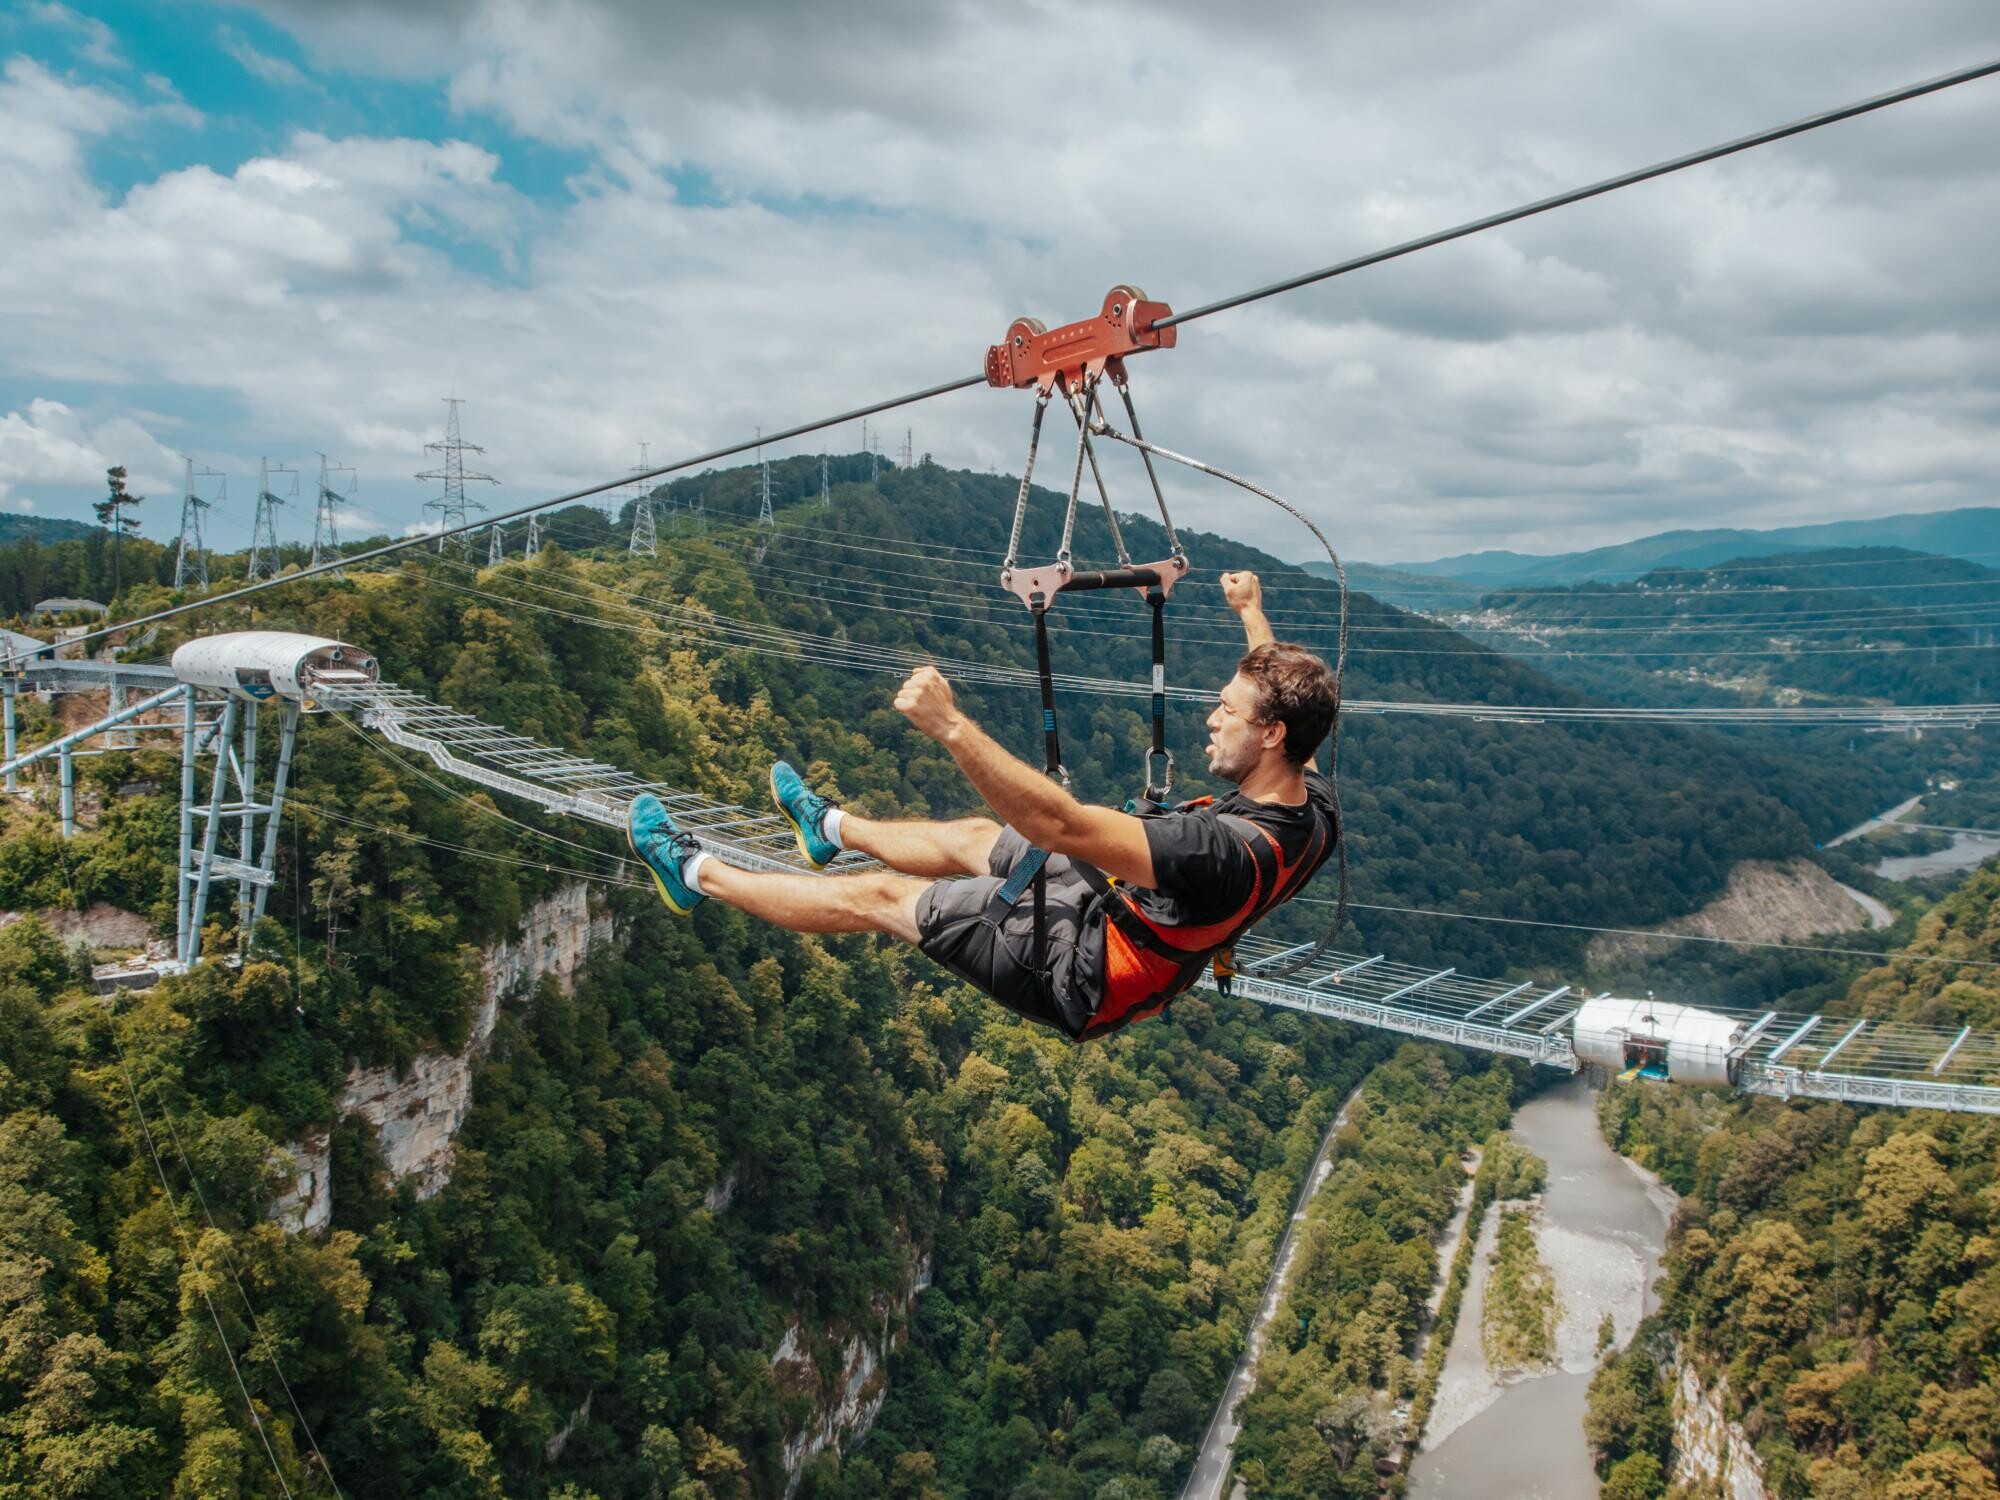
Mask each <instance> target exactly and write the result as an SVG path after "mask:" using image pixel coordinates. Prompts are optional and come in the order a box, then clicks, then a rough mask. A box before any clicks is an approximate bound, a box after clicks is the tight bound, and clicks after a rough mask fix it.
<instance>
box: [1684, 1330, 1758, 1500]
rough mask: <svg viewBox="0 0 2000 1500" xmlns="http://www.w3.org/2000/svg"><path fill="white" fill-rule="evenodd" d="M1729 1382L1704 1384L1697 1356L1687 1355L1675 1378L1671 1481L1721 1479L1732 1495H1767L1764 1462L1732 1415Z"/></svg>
mask: <svg viewBox="0 0 2000 1500" xmlns="http://www.w3.org/2000/svg"><path fill="white" fill-rule="evenodd" d="M1728 1394H1729V1382H1728V1381H1727V1380H1726V1379H1719V1380H1717V1381H1716V1383H1715V1387H1714V1389H1712V1390H1711V1389H1708V1388H1707V1387H1705V1386H1703V1384H1702V1380H1701V1373H1700V1372H1699V1371H1698V1370H1696V1369H1695V1367H1694V1362H1693V1361H1692V1360H1689V1359H1683V1360H1682V1361H1681V1362H1680V1371H1679V1374H1678V1377H1677V1378H1676V1380H1675V1382H1674V1463H1673V1469H1672V1470H1671V1472H1669V1474H1668V1475H1667V1481H1668V1483H1670V1484H1695V1483H1700V1482H1707V1483H1711V1484H1720V1485H1721V1487H1722V1492H1723V1493H1724V1494H1725V1495H1727V1496H1729V1500H1766V1494H1765V1490H1764V1466H1763V1464H1762V1463H1761V1462H1759V1461H1758V1458H1757V1455H1756V1453H1755V1451H1754V1450H1752V1448H1751V1446H1750V1439H1749V1438H1748V1437H1746V1436H1745V1435H1744V1432H1743V1429H1742V1428H1741V1427H1739V1426H1737V1425H1736V1424H1735V1423H1734V1422H1732V1421H1730V1420H1729V1416H1728V1412H1727V1410H1726V1409H1725V1406H1724V1400H1725V1398H1726V1397H1727V1396H1728Z"/></svg>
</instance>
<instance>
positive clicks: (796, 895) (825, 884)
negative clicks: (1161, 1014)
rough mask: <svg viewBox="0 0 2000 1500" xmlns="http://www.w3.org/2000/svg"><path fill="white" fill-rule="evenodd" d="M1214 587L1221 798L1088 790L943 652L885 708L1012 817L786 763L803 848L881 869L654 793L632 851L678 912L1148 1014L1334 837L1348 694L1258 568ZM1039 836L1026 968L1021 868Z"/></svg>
mask: <svg viewBox="0 0 2000 1500" xmlns="http://www.w3.org/2000/svg"><path fill="white" fill-rule="evenodd" d="M1222 589H1223V596H1224V597H1225V598H1226V599H1227V600H1228V601H1229V605H1230V607H1231V608H1232V609H1234V610H1235V611H1236V613H1237V615H1238V616H1239V617H1240V618H1241V619H1242V621H1243V631H1244V635H1245V637H1246V638H1247V640H1248V642H1249V646H1250V650H1249V653H1248V654H1247V655H1245V656H1244V658H1243V660H1242V662H1241V663H1240V664H1239V665H1238V667H1237V671H1236V675H1235V676H1234V677H1232V678H1230V680H1229V681H1228V682H1227V683H1226V684H1224V685H1223V688H1222V692H1221V695H1220V697H1219V699H1218V701H1217V703H1216V705H1215V708H1214V710H1213V711H1212V712H1211V713H1210V714H1209V716H1208V732H1209V740H1208V767H1209V770H1210V771H1211V772H1212V773H1213V774H1214V775H1216V776H1218V777H1220V778H1221V779H1222V780H1224V781H1229V782H1233V783H1235V785H1236V791H1235V792H1234V793H1233V794H1231V795H1230V796H1228V797H1226V798H1224V799H1222V800H1221V801H1214V802H1212V801H1211V800H1210V799H1208V798H1201V799H1200V800H1199V801H1197V802H1192V803H1185V804H1183V805H1181V806H1180V807H1176V808H1159V807H1154V806H1152V805H1151V804H1144V805H1142V806H1141V807H1140V808H1139V810H1138V811H1136V812H1119V811H1114V810H1113V809H1111V808H1108V807H1093V806H1090V805H1088V804H1086V803H1082V802H1079V801H1077V799H1076V798H1074V797H1072V796H1071V795H1070V794H1069V793H1068V792H1067V791H1065V790H1064V789H1063V788H1061V787H1060V786H1058V785H1056V783H1055V782H1053V781H1051V780H1050V779H1049V778H1048V777H1046V776H1045V775H1043V774H1042V772H1040V771H1039V770H1036V769H1035V768H1033V767H1031V766H1029V765H1027V764H1026V763H1025V762H1023V761H1021V760H1019V759H1017V758H1016V757H1015V756H1013V755H1012V754H1010V753H1009V752H1008V751H1007V750H1005V749H1004V748H1002V747H1001V746H1000V745H999V744H997V743H996V742H995V741H994V740H993V739H992V738H991V737H990V736H988V735H987V734H986V733H985V731H983V730H982V729H980V728H979V726H978V725H976V724H974V723H973V722H972V720H971V719H969V718H968V717H966V715H965V714H964V713H963V712H962V711H961V710H960V709H959V707H958V705H957V703H956V702H954V701H953V698H952V692H951V686H950V684H949V683H947V682H946V681H945V679H944V678H943V677H942V676H941V675H940V674H939V673H938V672H937V670H936V669H935V668H932V667H920V668H918V669H917V670H916V671H915V672H913V673H911V674H910V676H909V679H908V680H907V681H906V682H904V684H903V686H902V688H901V690H900V691H899V692H898V693H897V694H896V707H897V708H898V709H899V710H900V711H901V712H902V713H903V714H905V715H906V716H907V717H908V718H909V720H910V722H911V723H912V724H914V725H915V726H916V727H917V728H918V729H920V730H922V731H923V732H924V733H925V734H927V735H929V736H930V737H931V738H932V739H934V740H936V741H937V742H938V743H939V744H940V745H942V746H944V748H945V749H946V750H948V751H950V752H951V756H952V759H953V760H955V761H957V762H958V766H959V769H960V770H961V771H963V772H964V773H965V776H966V779H967V780H968V781H970V782H971V783H972V785H973V787H974V788H975V789H976V790H977V791H978V792H979V794H980V795H981V796H982V797H984V798H985V799H986V803H987V806H989V807H990V808H992V809H993V811H994V812H996V813H998V814H999V815H1000V817H1001V819H1002V820H1004V823H1005V826H1004V827H1003V826H1002V824H1001V823H998V822H994V821H993V820H991V819H988V818H961V819H958V820H957V821H954V822H942V823H939V822H878V821H876V820H874V819H871V818H864V817H863V816H861V814H859V813H857V812H853V811H850V810H846V809H842V808H839V807H836V806H834V805H833V804H832V803H831V802H830V801H829V800H827V799H826V798H823V797H820V796H818V795H817V794H815V793H814V792H812V791H811V790H809V789H808V788H807V787H806V785H805V783H804V782H802V781H801V780H800V779H799V777H798V775H797V773H796V772H794V771H793V770H792V768H791V767H790V766H788V765H786V764H785V763H784V762H783V761H780V762H779V763H778V764H777V765H775V766H773V767H772V768H771V794H772V796H773V798H774V799H775V800H776V801H777V804H778V808H779V811H780V812H782V813H783V814H784V816H785V818H786V820H787V821H788V822H790V823H791V825H792V827H793V829H794V831H795V832H796V833H797V834H798V838H799V847H800V849H801V850H802V851H803V852H804V854H805V856H806V858H807V859H808V860H810V861H811V862H812V863H813V864H814V865H825V864H828V863H829V862H831V861H832V859H833V858H834V856H835V855H837V854H838V853H839V852H840V851H841V850H842V849H854V850H859V851H860V852H862V853H864V854H870V855H873V856H874V857H875V858H876V859H878V860H880V861H881V862H882V863H883V864H884V865H886V866H888V867H889V868H888V870H887V871H881V872H875V871H871V872H867V873H863V874H856V875H847V876H842V877H839V878H835V879H827V878H824V877H820V876H815V875H790V874H773V873H765V872H759V871H751V870H740V869H737V868H736V867H735V866H733V865H728V864H725V863H723V862H722V861H721V860H719V859H716V858H713V857H711V856H710V855H708V854H706V853H704V852H703V851H702V849H701V846H700V844H699V843H698V841H697V840H696V839H695V838H694V837H693V836H692V835H691V834H688V833H685V832H682V831H680V830H678V829H677V828H675V826H674V823H673V819H672V817H671V816H670V815H669V814H668V812H667V811H666V809H665V808H664V807H663V806H662V805H661V804H660V802H659V800H658V799H657V798H655V797H650V796H642V797H640V798H639V799H638V800H636V801H635V802H634V803H633V804H632V813H631V822H630V829H629V831H630V835H631V840H632V848H633V850H634V851H635V852H636V853H637V854H638V855H639V856H640V858H642V859H643V860H644V861H645V862H646V865H647V867H648V868H649V869H651V870H652V872H653V879H654V881H655V883H657V884H658V886H659V888H660V894H661V895H662V896H663V897H665V898H666V902H667V904H668V905H669V906H671V907H672V908H673V909H674V910H675V911H677V912H680V913H682V914H686V913H687V912H689V911H692V910H693V909H694V907H695V905H696V904H697V903H698V902H700V901H701V900H702V899H703V898H704V897H707V896H713V897H715V898H716V899H717V900H720V901H724V902H727V903H728V904H729V905H731V906H734V907H737V908H739V909H741V910H742V911H745V912H748V913H749V914H750V915H751V916H754V917H760V918H762V919H763V920H765V921H767V922H773V923H776V924H777V925H778V926H781V927H788V928H790V929H791V930H792V931H794V932H886V933H889V934H891V935H893V936H895V937H898V938H901V939H902V940H903V941H904V942H907V943H912V944H915V945H916V946H917V947H918V948H920V949H921V950H922V951H923V952H924V953H925V954H927V955H928V956H929V957H930V958H932V959H933V960H935V961H936V962H937V963H939V964H942V965H943V966H944V967H945V968H947V969H949V970H951V971H952V972H953V973H954V974H957V975H959V976H960V977H961V978H963V979H965V980H967V981H969V982H970V983H972V984H974V985H977V986H978V987H979V988H980V989H982V990H984V991H985V992H986V993H987V994H989V995H991V996H993V998H994V999H996V1000H998V1001H999V1002H1000V1003H1001V1004H1002V1005H1005V1006H1007V1007H1008V1008H1009V1009H1011V1010H1014V1011H1017V1012H1019V1013H1020V1014H1021V1015H1024V1016H1026V1017H1028V1018H1029V1019H1030V1020H1033V1021H1040V1022H1042V1023H1043V1024H1045V1025H1049V1026H1054V1027H1056V1028H1057V1029H1058V1030H1060V1031H1061V1032H1063V1034H1064V1035H1066V1036H1068V1037H1070V1038H1072V1039H1073V1040H1083V1039H1085V1038H1088V1037H1094V1036H1100V1035H1102V1034H1104V1033H1105V1032H1108V1031H1112V1030H1115V1029H1116V1028H1118V1027H1119V1026H1122V1025H1125V1024H1126V1023H1127V1022H1130V1021H1133V1020H1137V1019H1139V1018H1140V1017H1142V1016H1147V1015H1151V1014H1154V1013H1155V1012H1157V1011H1158V1010H1160V1009H1161V1008H1162V1007H1163V1006H1164V1005H1165V1004H1166V1003H1167V1002H1168V1001H1169V1000H1171V999H1172V998H1173V997H1174V996H1175V995H1177V994H1179V993H1180V992H1181V991H1183V990H1185V989H1187V988H1188V987H1189V986H1190V985H1192V984H1193V983H1194V982H1195V980H1196V979H1197V978H1199V977H1200V974H1201V972H1202V970H1203V969H1204V968H1206V967H1207V965H1208V962H1209V960H1210V958H1211V957H1212V956H1213V955H1214V954H1215V953H1216V952H1217V951H1218V950H1221V949H1225V948H1227V947H1229V946H1230V945H1232V944H1233V943H1234V942H1235V941H1236V939H1237V938H1239V937H1241V936H1242V934H1243V933H1244V932H1246V931H1248V930H1249V928H1250V927H1252V926H1254V925H1255V924H1256V922H1257V921H1259V920H1260V919H1261V918H1262V917H1263V916H1264V915H1266V914H1267V913H1268V912H1269V911H1271V909H1272V908H1274V907H1276V906H1278V905H1280V904H1282V903H1283V902H1284V901H1286V900H1287V899H1289V898H1290V897H1291V896H1292V895H1293V894H1294V893H1295V892H1296V891H1298V889H1299V888H1300V887H1301V886H1303V885H1304V884H1305V883H1306V881H1307V880H1309V879H1311V878H1312V875H1313V872H1314V871H1315V870H1317V869H1318V868H1319V867H1320V865H1321V864H1322V863H1323V862H1324V861H1325V860H1326V858H1327V856H1328V855H1330V854H1331V853H1332V852H1333V849H1334V845H1335V843H1336V841H1337V840H1338V839H1339V837H1340V829H1339V823H1338V815H1337V814H1336V812H1335V808H1334V794H1333V786H1332V784H1331V783H1330V782H1329V781H1328V780H1327V779H1326V778H1325V777H1324V776H1322V775H1320V774H1319V772H1317V771H1315V770H1313V769H1312V768H1311V761H1312V757H1313V754H1314V752H1315V751H1317V750H1318V748H1319V746H1320V744H1321V743H1322V742H1323V741H1324V740H1325V739H1326V737H1327V734H1328V733H1329V732H1330V731H1331V730H1332V728H1333V723H1334V718H1335V716H1336V715H1337V714H1338V712H1339V709H1340V696H1339V686H1338V684H1337V683H1336V681H1335V679H1334V676H1333V673H1332V672H1331V671H1329V670H1328V669H1327V666H1326V664H1325V663H1324V662H1322V661H1321V660H1320V659H1319V658H1318V657H1317V656H1314V655H1313V654H1312V653H1311V652H1310V651H1307V650H1306V649H1305V648H1304V647H1302V646H1294V645H1288V644H1284V643H1281V642H1278V641H1277V640H1275V639H1274V638H1273V636H1272V634H1271V627H1270V624H1269V622H1268V621H1267V620H1266V619H1265V617H1264V608H1263V591H1262V588H1261V587H1260V585H1259V584H1258V581H1257V575H1256V574H1254V573H1225V574H1223V575H1222ZM1042 851H1046V864H1045V865H1044V866H1041V868H1042V869H1043V871H1044V874H1045V877H1046V880H1047V907H1046V916H1045V920H1044V924H1043V945H1042V951H1043V955H1044V962H1043V963H1042V965H1041V966H1040V967H1039V968H1037V966H1036V965H1035V962H1034V956H1035V954H1036V952H1037V943H1036V936H1035V930H1034V928H1035V922H1034V901H1033V898H1032V896H1031V894H1030V889H1031V886H1030V882H1031V878H1032V876H1033V874H1034V872H1035V870H1036V868H1037V867H1038V861H1039V860H1040V858H1041V856H1042ZM891 872H895V873H891ZM953 876H969V877H971V878H970V879H951V878H948V877H953Z"/></svg>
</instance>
